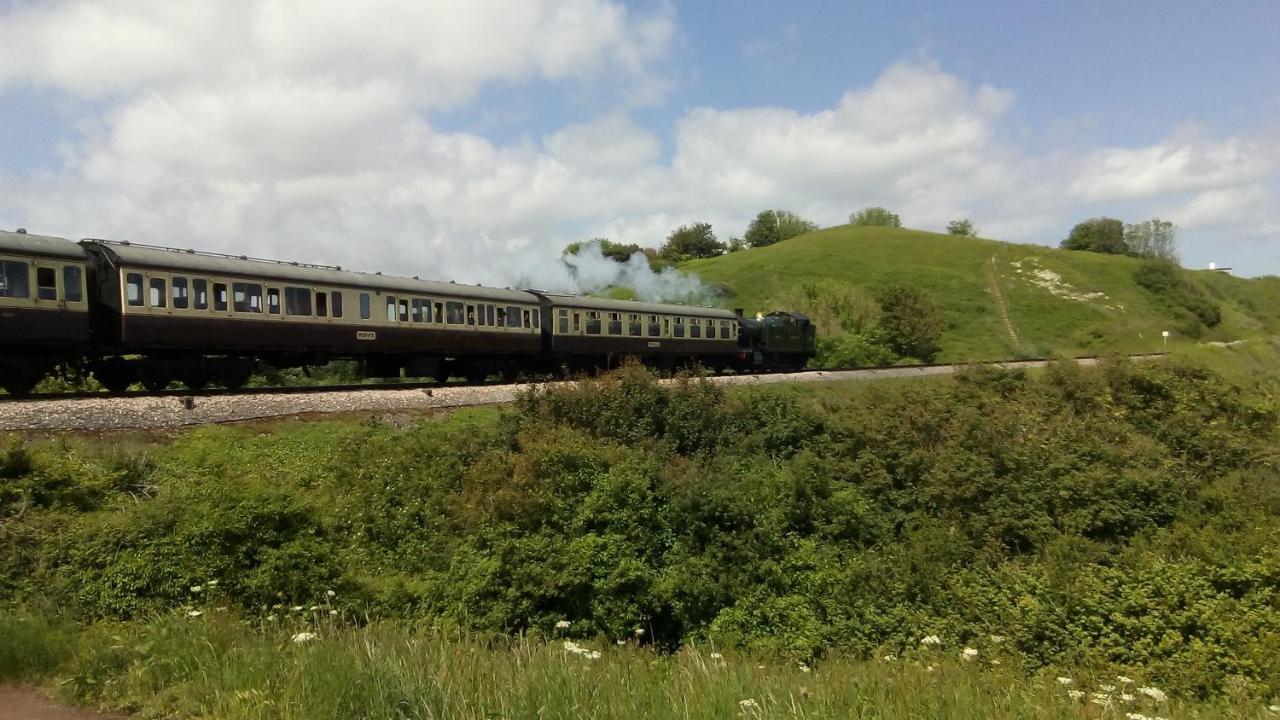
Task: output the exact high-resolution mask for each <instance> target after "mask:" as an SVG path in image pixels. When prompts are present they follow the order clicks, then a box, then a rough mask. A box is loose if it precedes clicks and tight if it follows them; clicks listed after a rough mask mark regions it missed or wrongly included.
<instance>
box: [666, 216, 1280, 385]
mask: <svg viewBox="0 0 1280 720" xmlns="http://www.w3.org/2000/svg"><path fill="white" fill-rule="evenodd" d="M1141 262H1142V261H1140V260H1137V259H1135V258H1128V257H1118V256H1112V255H1100V254H1096V253H1088V252H1075V251H1066V250H1057V249H1054V248H1048V247H1044V246H1039V245H1013V244H1009V243H1003V242H998V241H994V240H984V239H980V238H967V237H955V236H951V235H941V234H937V233H929V232H921V231H917V230H904V229H897V228H883V227H854V226H841V227H834V228H828V229H825V230H820V231H818V232H814V233H809V234H807V235H802V236H800V237H796V238H793V239H791V240H787V241H784V242H781V243H778V244H776V245H771V246H768V247H763V248H756V249H751V250H744V251H741V252H736V253H731V254H729V255H724V256H721V257H717V258H712V259H707V260H695V261H691V262H688V263H686V264H685V265H684V266H682V269H683V270H685V271H689V272H694V273H696V274H697V275H699V276H700V277H701V278H702V279H703V280H704V281H707V282H709V283H713V284H716V285H718V286H721V287H723V288H724V289H725V291H726V292H727V293H728V297H727V298H726V299H725V304H726V305H734V306H738V307H743V308H745V309H746V310H747V312H748V313H755V312H757V311H762V310H763V311H769V310H774V309H792V310H800V311H802V312H807V313H809V314H810V315H811V316H813V317H814V319H815V321H816V322H817V323H818V324H819V332H820V333H823V334H826V335H828V336H830V335H833V334H839V333H840V332H841V330H840V324H841V319H842V318H844V319H845V320H846V324H847V318H848V314H849V313H854V314H857V313H862V312H871V313H874V300H873V298H874V294H875V290H876V289H877V288H879V287H883V286H884V285H886V284H889V283H892V282H902V283H906V284H908V285H912V286H915V287H918V288H921V289H923V290H925V291H927V292H928V293H929V294H930V295H931V296H932V298H933V299H934V300H935V301H936V302H937V304H938V305H939V307H940V309H941V311H942V313H943V316H944V319H945V322H946V330H945V332H944V334H943V338H942V351H941V353H940V354H939V356H938V359H939V360H944V361H945V360H984V359H996V358H1008V357H1018V356H1045V355H1050V354H1055V353H1058V354H1064V355H1081V354H1095V353H1107V352H1112V351H1116V352H1146V351H1156V350H1160V349H1161V347H1162V339H1161V331H1163V330H1169V331H1171V333H1172V337H1171V338H1170V346H1171V347H1172V346H1178V345H1182V346H1186V345H1192V344H1197V343H1203V342H1210V341H1219V342H1222V341H1232V340H1239V339H1248V338H1250V337H1257V336H1262V335H1270V334H1276V333H1277V332H1280V278H1275V277H1268V278H1261V279H1252V280H1246V279H1242V278H1236V277H1232V276H1229V275H1226V274H1224V273H1214V272H1208V271H1184V276H1185V277H1186V278H1187V279H1188V280H1190V281H1191V282H1192V283H1193V284H1194V285H1195V286H1197V287H1199V288H1200V289H1201V291H1202V292H1203V293H1204V294H1205V295H1206V296H1207V297H1209V298H1211V299H1212V300H1213V301H1215V302H1216V303H1217V304H1218V306H1219V308H1220V309H1221V314H1222V321H1221V323H1220V324H1219V325H1217V326H1216V327H1212V328H1201V329H1197V328H1194V327H1193V325H1194V323H1190V324H1189V323H1187V322H1186V319H1185V315H1186V313H1185V312H1182V313H1180V311H1179V310H1178V309H1177V308H1175V307H1173V306H1172V305H1171V304H1170V303H1169V302H1168V301H1166V300H1165V299H1163V298H1162V297H1160V296H1158V295H1156V294H1155V293H1153V292H1151V291H1149V290H1146V289H1144V288H1143V287H1141V286H1139V285H1138V284H1137V283H1136V282H1135V281H1134V273H1135V271H1136V270H1137V269H1138V268H1139V267H1140V265H1141ZM833 307H838V308H840V309H839V310H833V309H832V308H833ZM1005 308H1007V319H1008V323H1007V324H1006V321H1005V317H1006V311H1005Z"/></svg>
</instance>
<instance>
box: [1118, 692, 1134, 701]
mask: <svg viewBox="0 0 1280 720" xmlns="http://www.w3.org/2000/svg"><path fill="white" fill-rule="evenodd" d="M1120 699H1121V700H1123V701H1124V702H1127V703H1131V702H1133V701H1134V700H1136V699H1137V698H1135V697H1134V696H1133V695H1132V694H1130V693H1120Z"/></svg>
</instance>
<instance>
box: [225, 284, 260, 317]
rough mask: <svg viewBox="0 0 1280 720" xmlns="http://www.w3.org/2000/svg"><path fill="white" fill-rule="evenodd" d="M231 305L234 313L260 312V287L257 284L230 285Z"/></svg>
mask: <svg viewBox="0 0 1280 720" xmlns="http://www.w3.org/2000/svg"><path fill="white" fill-rule="evenodd" d="M231 303H232V308H233V309H234V310H235V311H236V312H241V313H260V312H262V286H261V285H258V284H257V283H231Z"/></svg>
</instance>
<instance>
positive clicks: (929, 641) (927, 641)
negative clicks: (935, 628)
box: [920, 635, 942, 647]
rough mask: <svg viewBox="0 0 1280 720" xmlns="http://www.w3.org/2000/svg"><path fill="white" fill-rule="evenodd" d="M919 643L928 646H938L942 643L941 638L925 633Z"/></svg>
mask: <svg viewBox="0 0 1280 720" xmlns="http://www.w3.org/2000/svg"><path fill="white" fill-rule="evenodd" d="M920 644H921V645H925V646H928V647H938V646H940V645H942V638H940V637H938V636H937V635H927V636H925V637H922V638H920Z"/></svg>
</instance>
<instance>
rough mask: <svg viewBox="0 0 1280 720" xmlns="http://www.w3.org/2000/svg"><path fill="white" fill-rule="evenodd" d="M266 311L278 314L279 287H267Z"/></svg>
mask: <svg viewBox="0 0 1280 720" xmlns="http://www.w3.org/2000/svg"><path fill="white" fill-rule="evenodd" d="M267 312H268V313H271V314H272V315H279V314H280V288H267Z"/></svg>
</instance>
